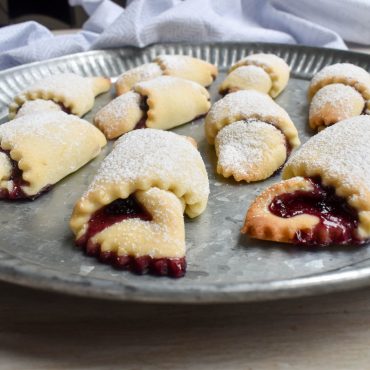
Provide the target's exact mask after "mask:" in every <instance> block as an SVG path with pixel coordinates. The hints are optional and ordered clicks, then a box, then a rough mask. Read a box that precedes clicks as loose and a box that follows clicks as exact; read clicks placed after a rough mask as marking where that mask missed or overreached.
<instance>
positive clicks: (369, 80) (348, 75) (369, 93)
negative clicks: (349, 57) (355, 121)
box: [308, 63, 370, 131]
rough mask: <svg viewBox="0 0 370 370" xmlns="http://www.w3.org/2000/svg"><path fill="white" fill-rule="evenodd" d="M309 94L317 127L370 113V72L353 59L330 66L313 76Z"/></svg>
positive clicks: (311, 117)
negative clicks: (353, 61) (352, 60)
mask: <svg viewBox="0 0 370 370" xmlns="http://www.w3.org/2000/svg"><path fill="white" fill-rule="evenodd" d="M308 98H309V100H310V102H311V103H310V111H309V119H308V122H309V125H310V127H311V128H312V129H314V130H318V131H320V130H322V129H323V128H325V127H327V126H330V125H333V124H335V123H337V122H339V121H342V120H345V119H347V118H351V117H355V116H359V115H361V114H364V113H365V114H369V113H370V74H369V73H368V72H366V71H365V70H364V69H363V68H361V67H358V66H356V65H353V64H350V63H338V64H333V65H330V66H327V67H325V68H323V69H322V70H321V71H320V72H318V73H317V74H316V75H315V76H314V77H313V78H312V81H311V83H310V86H309V90H308Z"/></svg>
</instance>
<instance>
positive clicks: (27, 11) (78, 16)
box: [0, 0, 126, 30]
mask: <svg viewBox="0 0 370 370" xmlns="http://www.w3.org/2000/svg"><path fill="white" fill-rule="evenodd" d="M113 2H115V3H116V4H118V5H120V6H123V7H124V6H125V5H126V0H113ZM87 18H88V15H87V14H86V12H85V11H84V10H83V8H82V7H80V6H75V7H71V6H70V5H69V4H68V0H52V1H51V0H32V1H30V0H0V27H3V26H8V25H10V24H16V23H21V22H25V21H31V20H32V21H36V22H38V23H40V24H42V25H44V26H45V27H47V28H49V29H50V30H60V29H64V30H65V29H69V28H71V29H73V28H81V27H82V24H83V23H84V22H85V21H86V20H87Z"/></svg>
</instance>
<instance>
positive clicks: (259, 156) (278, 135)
mask: <svg viewBox="0 0 370 370" xmlns="http://www.w3.org/2000/svg"><path fill="white" fill-rule="evenodd" d="M205 132H206V137H207V139H208V142H209V143H210V144H215V146H216V154H217V157H218V163H217V173H219V174H221V175H222V176H224V177H229V176H233V177H234V179H235V180H237V181H240V180H244V181H247V182H251V181H259V180H263V179H266V178H268V177H270V176H271V175H272V174H273V173H274V172H275V171H276V170H278V169H279V168H280V167H281V166H282V165H283V164H284V162H285V160H286V159H287V157H288V155H289V153H290V151H291V150H292V149H294V148H295V147H297V146H298V145H299V144H300V141H299V138H298V132H297V129H296V127H295V126H294V124H293V122H292V120H291V119H290V117H289V115H288V113H287V112H286V111H285V110H284V109H283V108H282V107H280V106H279V105H278V104H276V103H275V102H274V101H273V100H272V99H271V98H270V97H269V96H268V95H266V94H264V93H260V92H258V91H255V90H241V91H237V92H234V93H230V94H228V95H226V96H225V97H224V98H223V99H221V100H219V101H218V102H216V103H215V104H214V105H213V106H212V108H211V110H210V111H209V113H208V114H207V116H206V120H205Z"/></svg>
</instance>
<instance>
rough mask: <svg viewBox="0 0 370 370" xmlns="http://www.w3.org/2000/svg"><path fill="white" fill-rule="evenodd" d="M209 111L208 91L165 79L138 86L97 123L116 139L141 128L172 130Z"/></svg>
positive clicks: (113, 103) (101, 113) (102, 112)
mask: <svg viewBox="0 0 370 370" xmlns="http://www.w3.org/2000/svg"><path fill="white" fill-rule="evenodd" d="M209 108H210V102H209V93H208V91H207V90H206V89H205V88H204V87H202V86H201V85H199V84H197V83H195V82H192V81H188V80H185V79H182V78H177V77H170V76H161V77H157V78H155V79H152V80H149V81H145V82H140V83H137V84H136V85H135V86H134V87H133V90H132V91H129V92H127V93H125V94H123V95H120V96H118V97H117V98H115V99H114V100H112V101H111V102H110V103H109V104H108V105H106V106H105V107H103V108H102V109H101V110H100V111H99V112H98V113H97V114H96V116H95V118H94V122H95V124H96V125H97V127H99V129H100V130H101V131H103V132H104V134H105V135H106V137H107V138H108V139H114V138H116V137H118V136H121V135H122V134H124V133H126V132H128V131H131V130H133V129H134V128H138V125H139V126H140V128H142V127H149V128H156V129H162V130H168V129H170V128H173V127H176V126H179V125H182V124H184V123H187V122H190V121H192V120H194V119H195V118H197V117H199V116H201V115H204V114H206V113H207V112H208V110H209Z"/></svg>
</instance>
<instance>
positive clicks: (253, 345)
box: [0, 45, 370, 370]
mask: <svg viewBox="0 0 370 370" xmlns="http://www.w3.org/2000/svg"><path fill="white" fill-rule="evenodd" d="M351 48H352V49H353V50H356V51H357V50H360V51H367V52H369V51H370V49H364V48H359V47H357V46H354V45H351ZM5 369H6V370H9V369H17V370H18V369H38V370H39V369H40V370H41V369H132V370H134V369H135V370H138V369H158V370H159V369H161V370H162V369H163V370H165V369H171V370H172V369H173V370H175V369H212V370H217V369H233V370H238V369H243V370H249V369H253V370H255V369H263V370H265V369H277V370H291V369H325V370H330V369H336V370H340V369H345V370H347V369H356V370H358V369H370V288H367V289H362V290H357V291H352V292H344V293H336V294H331V295H326V296H320V297H311V298H301V299H294V300H283V301H278V302H263V303H252V304H237V305H204V306H194V305H183V306H174V305H153V304H150V305H145V304H133V303H119V302H111V301H99V300H93V299H84V298H78V297H73V296H66V295H59V294H55V293H48V292H42V291H36V290H32V289H28V288H23V287H18V286H16V285H10V284H6V283H0V370H5Z"/></svg>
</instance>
